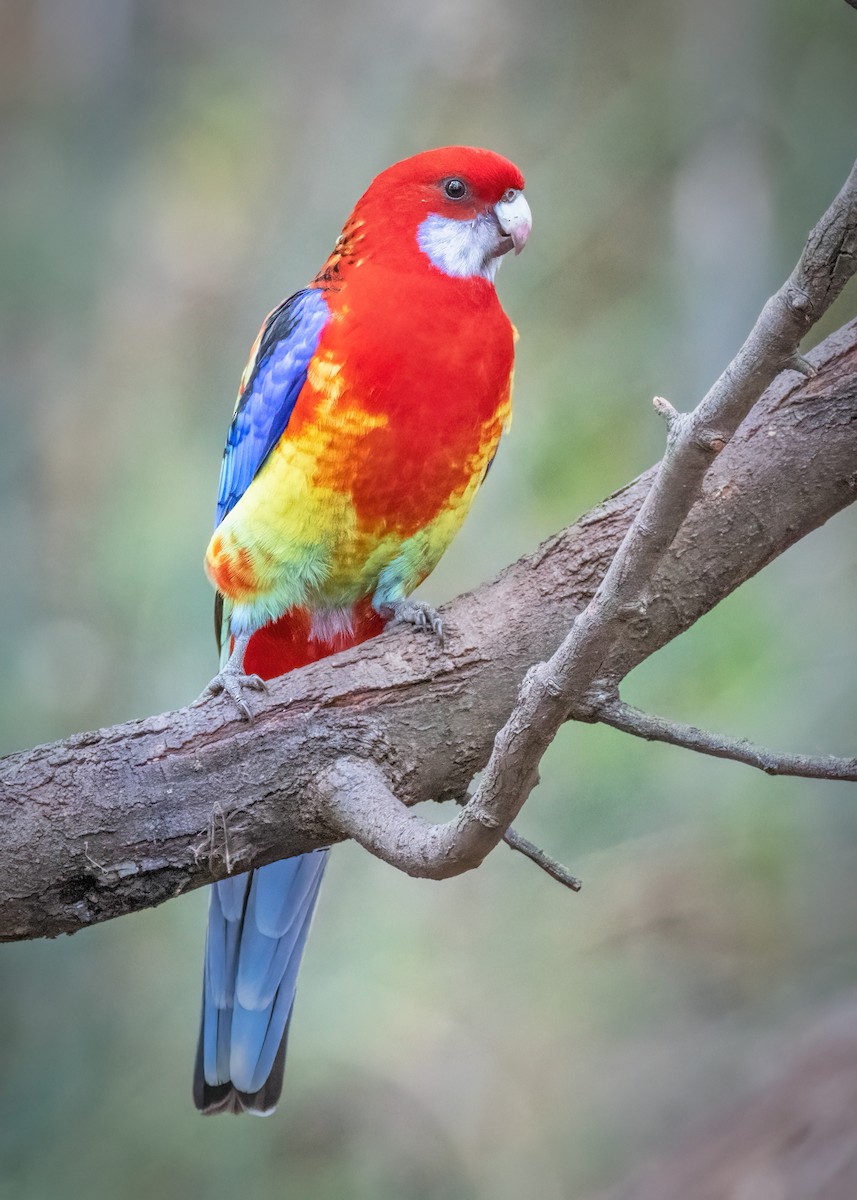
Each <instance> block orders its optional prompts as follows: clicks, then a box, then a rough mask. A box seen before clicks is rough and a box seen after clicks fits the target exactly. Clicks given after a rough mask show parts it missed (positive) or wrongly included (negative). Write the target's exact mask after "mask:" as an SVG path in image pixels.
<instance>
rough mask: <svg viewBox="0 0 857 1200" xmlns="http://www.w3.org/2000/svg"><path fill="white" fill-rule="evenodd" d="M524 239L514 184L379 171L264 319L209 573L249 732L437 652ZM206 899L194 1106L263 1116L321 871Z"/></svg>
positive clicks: (274, 1096) (447, 168)
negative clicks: (432, 648)
mask: <svg viewBox="0 0 857 1200" xmlns="http://www.w3.org/2000/svg"><path fill="white" fill-rule="evenodd" d="M531 229H532V216H531V213H530V208H529V205H528V203H527V200H526V199H525V197H524V179H523V176H522V175H521V172H520V171H519V170H518V168H517V167H516V166H514V164H513V163H511V162H510V161H509V160H508V159H506V158H504V157H502V156H501V155H499V154H496V153H494V152H492V151H490V150H485V149H480V148H476V147H468V146H447V147H442V148H440V149H434V150H427V151H424V152H422V153H419V154H416V155H414V156H413V157H410V158H406V159H404V160H402V161H401V162H397V163H395V164H393V166H391V167H389V168H388V169H386V170H384V171H382V172H381V173H380V174H379V175H377V176H376V177H375V179H374V180H373V181H372V182H371V184H370V185H369V187H368V188H367V190H366V191H365V193H364V194H363V196H362V197H361V198H360V199H359V200H358V202H357V204H356V206H355V207H354V210H353V212H352V214H351V216H350V217H349V218H348V220H347V221H346V223H345V226H344V227H343V230H342V232H341V234H340V235H339V237H338V238H337V240H336V243H335V245H334V248H333V251H332V253H331V254H330V256H329V257H328V259H327V260H326V262H325V263H324V266H323V267H322V269H321V270H320V272H319V273H318V274H317V275H316V276H315V278H314V279H313V280H312V282H311V283H310V284H309V285H308V286H307V287H306V288H304V289H303V290H302V291H299V292H296V293H295V294H294V295H293V296H291V297H289V299H287V300H284V301H283V302H282V303H281V304H279V305H278V306H277V307H276V308H274V309H273V311H272V312H270V313H269V315H268V316H267V317H266V318H265V321H264V323H263V325H262V328H261V330H260V332H259V335H258V337H257V338H256V341H255V343H254V345H253V347H252V349H251V351H250V357H249V360H248V363H247V366H246V368H245V370H244V374H243V376H242V378H241V382H240V387H239V392H238V399H237V402H236V405H235V409H234V413H233V417H232V423H231V425H230V427H229V432H228V434H227V438H226V446H225V449H224V452H223V460H222V464H221V471H220V481H219V488H218V495H217V507H216V516H215V528H214V533H213V535H212V537H211V540H210V542H209V544H208V548H207V550H206V554H205V571H206V574H207V576H208V578H209V580H210V582H211V584H212V585H213V587H214V589H215V593H216V596H215V625H216V631H217V635H218V644H219V646H220V648H221V664H222V665H221V669H220V671H219V672H218V674H217V675H215V677H214V679H213V680H212V681H211V683H210V684H209V686H208V688H207V689H206V691H205V692H204V693H203V696H204V697H206V698H207V699H210V697H213V696H218V695H223V696H226V697H228V698H229V699H230V700H231V702H233V703H234V704H235V705H236V706H237V708H238V710H239V712H240V714H241V716H242V717H244V718H245V719H248V720H251V719H252V709H251V705H250V703H249V698H250V693H251V692H258V691H262V690H265V688H266V681H267V680H270V679H274V678H276V677H279V676H281V675H284V674H285V673H286V672H288V671H293V670H296V669H297V668H299V667H302V666H305V665H306V664H308V663H312V662H316V661H318V660H319V659H322V658H324V657H326V656H328V655H331V654H336V653H338V652H339V651H342V650H344V649H346V648H348V647H351V646H356V645H358V644H359V643H361V642H363V641H365V640H366V639H367V638H371V637H374V636H376V635H377V634H379V633H381V631H382V630H383V629H384V628H385V626H387V625H392V624H398V625H402V624H405V625H412V626H415V627H417V628H419V629H423V630H425V631H427V632H428V633H429V634H433V635H435V636H436V637H437V638H438V639H439V640H440V641H441V644H442V638H443V625H442V622H441V619H440V616H439V614H438V613H437V612H436V611H435V609H433V608H432V607H431V606H430V605H428V604H427V603H425V602H423V601H418V600H412V599H410V595H411V593H412V592H413V590H414V589H415V588H416V587H417V586H418V585H419V584H420V583H421V582H422V581H423V580H424V579H425V578H426V577H427V576H428V574H429V573H430V572H431V571H432V570H433V568H434V567H435V565H436V564H437V562H438V560H439V559H440V557H441V555H442V554H443V552H444V551H445V549H446V548H447V546H448V545H449V543H450V541H451V540H452V538H453V537H454V535H455V533H456V532H457V530H458V529H459V527H460V526H461V523H462V521H463V520H464V517H465V515H466V513H467V511H468V509H469V508H470V505H471V503H472V501H473V498H474V495H475V494H476V492H477V490H478V489H479V487H480V485H481V483H482V481H483V480H484V478H485V476H486V474H487V473H488V470H489V468H490V466H491V463H492V461H493V459H494V455H495V453H496V451H497V446H498V443H499V441H500V437H501V435H502V433H503V432H504V430H505V429H506V428H507V427H508V424H509V421H510V417H511V398H512V382H513V365H514V345H515V341H516V339H517V333H516V331H515V329H514V326H513V325H512V323H511V321H510V320H509V318H508V317H507V315H506V313H505V312H504V310H503V308H502V307H501V305H500V302H499V300H498V297H497V293H496V291H495V287H494V282H495V276H496V273H497V269H498V267H499V266H500V264H501V262H502V260H503V256H504V255H506V254H507V253H508V252H509V251H514V253H515V254H518V253H520V251H521V250H522V249H523V247H524V244H525V243H526V241H527V239H528V237H529V235H530V231H531ZM328 853H329V851H328V849H320V850H316V851H313V852H311V853H308V854H301V855H298V856H296V857H293V858H289V859H285V860H283V861H281V862H274V863H271V864H270V865H267V866H264V867H260V868H257V869H256V870H253V871H250V872H245V873H243V874H238V875H232V876H228V877H227V878H225V879H223V880H221V881H220V882H218V883H216V884H214V885H212V886H211V888H210V889H209V893H210V900H209V915H208V931H207V936H206V943H205V965H204V978H203V999H202V1019H201V1023H200V1034H199V1042H198V1048H197V1056H196V1064H195V1070H194V1086H193V1096H194V1101H195V1104H196V1107H197V1108H198V1109H199V1110H200V1111H201V1112H203V1113H218V1112H231V1113H241V1112H250V1113H254V1114H257V1115H266V1114H268V1113H271V1112H272V1111H273V1110H274V1108H275V1106H276V1103H277V1101H278V1099H279V1097H280V1093H281V1090H282V1084H283V1071H284V1065H285V1055H286V1044H287V1039H288V1032H289V1026H290V1022H291V1016H292V1009H293V1006H294V1000H295V992H296V986H297V974H298V968H299V965H300V961H301V956H302V954H303V950H304V946H305V944H306V941H307V936H308V934H309V927H310V922H311V919H312V916H313V911H314V908H315V904H316V899H317V897H318V893H319V887H320V884H321V880H322V875H323V874H324V869H325V866H326V863H327V858H328Z"/></svg>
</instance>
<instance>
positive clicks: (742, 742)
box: [596, 700, 857, 783]
mask: <svg viewBox="0 0 857 1200" xmlns="http://www.w3.org/2000/svg"><path fill="white" fill-rule="evenodd" d="M596 719H597V720H598V721H600V722H601V723H602V724H604V725H612V726H613V728H614V729H621V730H622V732H623V733H630V734H632V735H633V736H634V737H639V738H645V739H646V740H647V741H649V742H668V743H669V744H670V745H671V746H684V748H685V749H686V750H696V751H697V752H698V753H699V754H710V755H711V756H712V757H713V758H729V759H732V760H733V761H734V762H740V763H744V764H745V765H746V766H748V767H758V768H759V770H760V771H764V772H765V774H766V775H798V776H800V777H801V778H803V779H831V780H837V779H838V780H843V781H846V782H849V783H857V758H836V757H835V756H834V755H832V754H831V755H823V756H821V757H813V756H812V755H809V754H778V753H777V752H776V751H774V750H766V749H765V748H764V746H756V745H754V744H753V743H752V742H749V741H747V739H746V738H732V737H726V736H724V735H723V734H720V733H709V732H707V731H706V730H704V729H697V728H696V726H694V725H685V724H683V723H682V722H681V721H665V720H663V718H661V717H654V716H652V715H651V714H649V713H645V712H641V711H640V709H638V708H633V707H632V706H631V705H630V704H625V703H624V702H623V701H621V700H614V701H612V702H608V703H606V704H605V705H604V706H603V707H602V708H600V709H599V710H598V716H597V718H596Z"/></svg>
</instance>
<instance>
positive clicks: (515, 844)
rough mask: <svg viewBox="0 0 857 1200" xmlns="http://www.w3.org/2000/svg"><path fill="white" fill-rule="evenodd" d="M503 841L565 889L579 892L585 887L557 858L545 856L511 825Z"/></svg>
mask: <svg viewBox="0 0 857 1200" xmlns="http://www.w3.org/2000/svg"><path fill="white" fill-rule="evenodd" d="M503 841H504V842H505V843H506V845H507V846H510V847H511V849H512V850H517V851H518V853H519V854H523V855H524V857H525V858H528V859H529V860H530V861H531V862H534V863H535V864H536V866H537V867H541V869H542V870H543V871H546V872H547V873H548V875H550V877H551V879H555V880H556V881H557V883H561V884H562V885H563V887H567V888H570V889H571V891H573V892H579V891H580V889H581V888H582V887H583V884H582V883H581V882H580V880H579V879H577V878H576V877H575V876H574V875H572V874H571V872H570V871H569V870H568V869H567V868H566V867H564V866H563V865H562V863H561V862H557V860H556V859H555V858H551V856H550V855H549V854H545V852H544V850H541V849H539V847H538V846H537V845H536V844H535V843H534V842H531V841H529V839H528V838H525V837H522V836H521V834H520V833H518V831H517V829H513V828H512V827H511V825H510V826H509V828H508V829H507V830H506V832H505V833H504V834H503Z"/></svg>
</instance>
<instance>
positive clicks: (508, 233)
mask: <svg viewBox="0 0 857 1200" xmlns="http://www.w3.org/2000/svg"><path fill="white" fill-rule="evenodd" d="M494 215H495V216H496V218H497V224H498V225H499V226H500V232H501V233H502V234H503V236H504V238H508V239H509V244H508V245H507V246H504V247H503V249H502V250H501V253H502V254H506V253H507V251H509V250H511V249H512V248H513V247H514V250H515V253H516V254H520V253H521V251H522V250H523V248H524V246H525V244H526V241H527V238H528V237H529V236H530V230H531V229H532V227H533V214H532V213H531V212H530V206H529V204H527V202H526V200H525V199H524V193H523V192H515V194H514V195H513V196H512V197H511V198H510V199H509V200H500V201H499V202H498V203H497V204H495V205H494Z"/></svg>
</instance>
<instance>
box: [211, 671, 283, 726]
mask: <svg viewBox="0 0 857 1200" xmlns="http://www.w3.org/2000/svg"><path fill="white" fill-rule="evenodd" d="M245 689H246V690H247V691H251V692H267V690H268V685H267V683H266V682H265V680H264V679H262V678H260V676H258V675H245V674H244V672H243V671H235V670H232V671H230V669H229V665H228V663H227V665H226V666H225V667H224V668H223V670H222V671H218V672H217V674H216V675H215V676H214V678H213V679H212V681H211V683H210V684H209V685H208V687H207V688H206V689H205V691H204V692H203V693H202V695H201V696H200V697H199V699H200V701H203V700H206V699H207V698H208V697H209V696H220V695H226V696H228V697H229V699H230V700H231V701H232V702H233V704H234V705H235V707H236V708H237V709H238V711H239V712H240V713H241V716H242V717H243V718H244V720H245V721H250V722H251V723H252V721H253V712H252V710H251V708H250V706H249V704H248V703H247V701H246V700H245V699H244V697H243V695H242V692H243V691H244V690H245Z"/></svg>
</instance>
